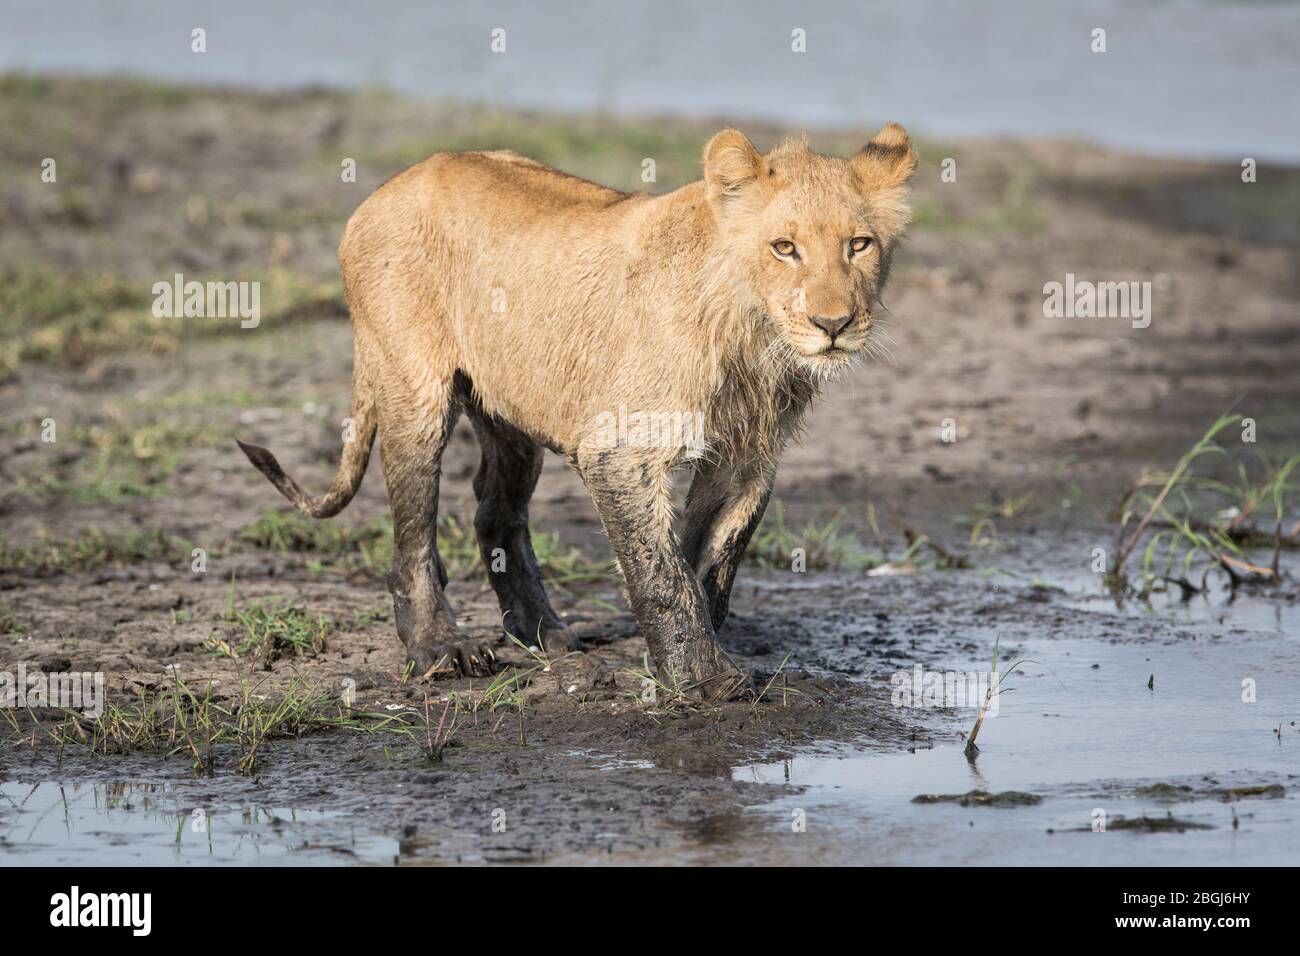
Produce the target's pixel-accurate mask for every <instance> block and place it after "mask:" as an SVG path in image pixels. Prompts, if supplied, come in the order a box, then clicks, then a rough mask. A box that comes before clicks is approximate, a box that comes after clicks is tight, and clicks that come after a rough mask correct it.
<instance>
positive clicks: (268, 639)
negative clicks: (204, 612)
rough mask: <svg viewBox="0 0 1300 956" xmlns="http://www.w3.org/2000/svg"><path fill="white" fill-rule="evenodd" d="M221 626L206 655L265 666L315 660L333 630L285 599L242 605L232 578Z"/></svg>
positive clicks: (319, 616)
mask: <svg viewBox="0 0 1300 956" xmlns="http://www.w3.org/2000/svg"><path fill="white" fill-rule="evenodd" d="M221 623H222V624H223V625H224V626H223V627H222V628H221V631H222V632H223V633H213V634H212V635H211V636H210V637H209V638H208V639H207V640H206V641H204V642H203V649H204V650H205V651H207V652H208V653H210V654H216V655H218V656H222V657H231V658H234V659H235V660H241V659H245V658H249V657H253V658H256V659H259V660H261V661H262V663H264V664H270V663H272V662H273V661H277V660H280V659H281V658H284V657H312V656H315V655H316V654H318V653H320V652H321V651H323V650H324V649H325V638H326V637H327V636H328V635H329V634H330V632H331V631H333V629H334V622H333V621H332V620H330V619H329V618H328V617H326V616H325V615H324V614H311V613H310V612H308V611H306V610H304V609H303V608H300V607H296V606H294V605H293V604H291V603H290V602H289V601H288V600H287V599H284V598H269V599H265V600H257V601H246V602H242V603H241V602H239V601H238V593H237V590H236V587H235V581H234V579H233V578H232V579H231V581H230V601H229V603H228V604H227V607H226V610H225V613H223V614H222V616H221Z"/></svg>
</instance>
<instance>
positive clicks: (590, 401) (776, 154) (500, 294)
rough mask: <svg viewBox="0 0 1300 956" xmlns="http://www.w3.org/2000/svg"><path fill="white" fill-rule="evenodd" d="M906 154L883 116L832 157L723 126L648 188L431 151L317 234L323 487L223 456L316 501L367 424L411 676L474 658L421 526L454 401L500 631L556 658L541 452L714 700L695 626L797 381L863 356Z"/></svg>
mask: <svg viewBox="0 0 1300 956" xmlns="http://www.w3.org/2000/svg"><path fill="white" fill-rule="evenodd" d="M915 167H916V159H915V156H914V154H913V151H912V145H911V141H910V140H909V139H908V136H907V133H906V132H905V131H904V130H903V128H902V127H901V126H898V125H896V124H893V123H891V124H889V125H887V126H885V127H884V128H883V129H882V130H881V131H880V132H879V133H878V134H877V135H876V137H875V138H874V139H873V140H871V142H870V143H868V144H867V145H866V147H864V148H863V150H862V151H861V152H859V153H858V154H857V155H856V156H854V157H853V158H852V159H848V160H843V159H836V158H833V157H829V156H822V155H819V154H817V153H814V152H812V151H810V150H809V149H808V147H807V145H806V144H804V143H786V144H785V145H783V146H780V147H779V148H777V149H775V150H773V151H772V152H770V153H768V154H767V155H766V156H764V155H762V154H761V153H759V151H758V150H757V149H756V148H755V147H754V145H753V144H752V143H751V142H750V141H749V140H748V139H747V138H746V137H745V136H744V135H743V134H742V133H740V132H738V131H736V130H734V129H726V130H723V131H722V132H720V133H718V134H717V135H716V136H714V137H713V139H711V140H710V141H709V143H708V145H707V146H706V147H705V149H704V180H703V181H702V182H695V183H692V184H691V185H689V186H684V187H683V188H681V189H678V190H677V191H676V192H672V193H668V194H667V195H661V196H652V195H647V194H641V193H621V192H616V191H614V190H612V189H606V188H604V187H603V186H598V185H596V184H594V183H590V182H587V181H585V180H581V179H577V178H575V177H573V176H569V175H566V174H564V173H561V172H558V171H556V170H553V169H549V168H547V167H545V166H543V165H541V164H540V163H537V162H534V161H532V160H530V159H526V158H524V157H522V156H519V155H517V154H515V153H512V152H489V153H458V154H450V153H440V154H437V155H434V156H431V157H430V158H429V159H427V160H425V161H424V162H422V163H420V164H419V165H417V166H413V167H411V168H410V169H408V170H406V171H405V172H402V173H400V174H398V175H397V176H395V177H393V178H392V179H391V180H389V181H388V182H387V183H385V184H384V185H383V186H382V187H381V188H380V189H379V190H378V191H377V192H375V193H374V194H373V195H371V196H370V197H369V198H368V199H367V200H366V201H365V202H364V203H362V205H361V207H360V208H359V209H358V210H357V211H356V213H355V214H354V215H353V216H352V219H351V220H350V221H349V222H348V225H347V229H346V230H345V232H344V234H343V241H342V243H341V245H340V247H339V262H340V264H341V266H342V271H343V280H344V285H345V288H346V291H347V299H348V305H349V307H350V309H351V312H352V321H353V326H354V332H355V347H356V356H355V363H354V369H353V384H352V407H351V412H350V415H351V418H352V419H353V421H354V422H355V426H356V429H355V433H356V440H354V441H351V442H349V443H347V444H346V445H345V447H344V449H343V457H342V462H341V464H340V466H339V470H338V473H337V475H336V476H335V478H334V484H333V487H331V488H330V490H329V491H328V492H327V493H326V494H324V495H322V496H321V497H318V498H313V497H310V496H308V495H307V494H305V493H304V492H303V490H302V489H301V488H300V487H299V486H298V484H297V483H296V482H294V481H293V479H292V478H290V477H288V476H287V475H286V474H285V473H284V472H283V471H282V470H281V468H280V466H279V465H278V464H277V462H276V460H275V457H274V456H273V455H271V453H270V452H268V451H267V450H266V449H264V448H259V447H257V446H254V445H247V444H244V443H243V442H240V447H241V448H242V449H243V450H244V452H245V453H246V454H247V455H248V458H249V460H250V461H252V463H253V464H254V465H255V466H256V467H257V468H258V469H259V470H260V471H261V472H262V473H263V474H264V475H266V477H267V478H269V479H270V480H271V482H272V483H273V484H274V485H275V486H276V487H277V488H279V489H280V491H281V492H282V493H283V494H284V495H285V496H286V497H287V498H289V500H290V501H292V502H293V503H294V504H295V505H297V506H298V508H300V509H301V510H302V511H304V512H306V513H307V514H310V515H313V516H315V517H317V518H325V517H329V516H330V515H334V514H337V513H338V512H339V511H341V510H342V509H343V507H344V506H345V505H347V503H348V502H349V501H350V500H351V499H352V496H353V495H354V494H355V493H356V490H357V488H358V486H359V485H360V484H361V478H362V475H363V474H364V473H365V469H366V464H367V461H368V460H369V457H370V450H371V445H372V444H373V442H374V438H375V433H376V430H378V433H379V441H380V452H381V460H382V463H383V469H384V480H385V482H386V483H387V485H388V497H389V502H390V505H391V507H392V511H393V527H394V533H395V554H394V562H393V569H392V572H391V573H390V575H389V578H388V584H389V589H390V590H391V591H392V593H393V604H394V608H395V616H396V619H397V633H398V636H399V637H400V638H401V639H402V642H403V644H405V646H406V652H407V657H408V659H409V660H410V661H412V662H413V663H414V665H415V669H416V671H417V672H419V673H421V674H424V675H426V676H427V675H429V674H430V673H432V672H434V671H439V670H444V669H446V668H447V667H448V666H451V667H454V668H455V669H456V670H457V671H459V672H461V673H465V674H484V673H488V672H490V671H491V669H492V665H493V661H494V658H493V654H492V651H491V649H490V648H489V647H487V646H484V645H482V644H477V643H474V642H471V641H468V640H466V637H465V635H464V634H463V633H462V632H461V631H459V630H458V629H457V627H456V622H455V617H454V615H453V613H452V610H451V607H450V605H449V604H448V603H447V599H446V597H445V596H444V594H443V588H444V587H445V585H446V583H447V574H446V572H445V570H444V569H443V566H442V562H441V560H440V558H439V556H438V550H437V545H436V542H435V538H434V528H435V524H436V519H437V512H438V477H439V473H440V459H441V456H442V452H443V449H444V448H445V447H446V444H447V439H448V436H449V435H450V434H451V430H452V426H453V425H454V423H455V421H456V418H457V416H458V415H459V414H460V413H461V412H462V411H464V412H466V413H467V414H468V415H469V417H470V420H471V422H472V423H473V425H474V430H475V432H476V433H477V435H478V440H479V445H480V448H481V452H482V464H481V466H480V468H479V471H478V473H477V475H476V476H475V479H474V492H475V495H476V496H477V498H478V512H477V514H476V516H475V519H474V527H475V530H476V531H477V533H478V541H479V548H480V551H481V553H482V556H483V561H484V564H485V565H487V566H488V567H489V568H494V571H493V572H492V573H490V574H489V578H490V579H491V583H492V587H493V588H494V590H495V591H496V594H497V597H498V599H499V600H500V603H501V608H502V610H503V611H504V612H506V614H505V622H506V626H507V627H508V628H509V629H510V630H511V632H512V633H514V634H516V635H517V636H519V637H521V638H523V639H526V640H537V639H540V640H541V641H542V642H543V643H544V644H545V646H546V647H547V648H548V649H551V650H555V649H576V647H577V642H576V641H575V640H574V639H573V638H571V637H570V636H569V635H568V632H567V631H566V629H565V627H564V624H563V623H562V622H561V621H560V619H559V618H558V617H557V616H556V614H555V612H554V610H552V608H551V605H550V602H549V601H548V600H547V597H546V593H545V590H544V589H543V587H542V577H541V573H540V571H539V569H538V566H537V560H536V558H535V557H534V555H533V548H532V542H531V539H530V537H529V532H528V501H529V498H530V496H531V495H532V493H533V489H534V487H535V486H536V484H537V479H538V475H539V474H540V472H541V468H542V449H543V448H549V449H551V450H552V451H554V452H557V453H559V454H562V455H564V456H565V458H566V459H567V460H568V462H569V464H570V465H572V466H573V467H574V468H576V469H577V471H578V473H579V474H580V475H581V476H582V479H583V481H584V482H585V484H586V486H587V488H588V490H589V491H590V492H591V497H592V500H593V501H594V503H595V506H596V510H597V511H598V512H599V514H600V518H601V521H602V523H603V524H604V528H605V532H606V534H608V536H609V541H610V544H611V546H612V548H613V551H614V555H615V556H616V558H617V559H618V565H619V568H620V569H621V571H622V573H623V579H624V582H625V586H626V592H627V597H628V601H629V603H630V605H631V608H632V611H633V613H634V614H635V616H636V620H637V623H638V625H639V626H640V629H641V633H642V634H643V635H644V636H645V639H646V643H647V644H648V645H649V649H650V654H651V656H652V658H653V659H654V665H655V669H656V672H657V674H658V676H659V678H660V679H661V680H663V681H664V682H665V683H667V684H669V685H670V686H674V687H676V688H678V689H681V690H682V691H683V692H690V693H694V694H697V695H700V696H704V697H709V698H716V697H719V696H724V695H726V694H730V693H732V692H734V691H735V690H737V689H738V688H739V687H740V686H741V685H742V684H744V683H745V682H746V680H747V675H744V674H743V673H741V672H740V671H739V669H738V668H737V667H736V665H735V664H734V663H732V661H731V660H730V659H729V658H728V657H727V655H726V654H725V653H724V652H723V651H722V649H721V648H720V647H719V646H718V642H717V640H716V639H715V637H714V634H715V631H716V630H717V629H718V628H720V627H721V626H722V624H723V622H724V621H725V620H726V617H727V605H728V602H729V599H730V594H731V586H732V583H733V581H734V580H735V575H736V566H737V564H738V563H739V561H740V560H741V557H742V555H743V553H744V551H745V546H746V545H747V543H748V542H749V538H750V536H751V534H752V533H753V531H754V528H755V526H756V525H757V524H758V522H759V520H760V518H761V517H762V515H763V511H764V509H765V507H766V506H767V500H768V496H769V494H770V492H771V488H772V481H773V477H774V475H775V472H776V465H777V460H778V458H779V456H780V453H781V450H782V448H783V447H784V446H785V444H786V443H787V442H788V440H789V439H790V438H791V437H792V435H793V434H794V433H795V432H796V431H797V429H798V427H799V423H800V420H801V418H802V417H803V414H804V411H805V409H806V408H807V406H808V403H809V401H810V400H811V399H812V397H813V395H814V394H815V393H816V391H817V387H818V384H819V382H821V381H822V380H824V379H827V378H830V377H831V376H833V375H835V374H836V373H838V372H841V371H843V370H845V369H847V368H848V367H849V366H850V364H851V363H852V361H853V359H854V357H855V356H856V355H858V354H860V353H861V352H862V351H863V350H864V349H865V348H866V347H867V344H868V335H869V330H870V328H871V310H872V307H873V305H874V304H875V302H876V300H877V297H878V296H879V294H880V291H881V288H882V286H883V285H884V283H885V278H886V275H887V273H888V271H889V263H890V256H891V254H892V253H893V250H894V247H895V244H896V243H897V241H898V239H899V236H900V234H901V232H902V230H903V228H904V226H905V225H906V224H907V220H908V208H907V204H906V192H905V190H906V182H907V180H908V178H909V177H910V176H911V174H912V171H913V170H914V169H915ZM667 420H675V421H677V422H679V423H680V422H683V421H685V422H687V423H688V424H689V423H692V422H695V423H698V424H699V425H700V426H701V428H699V429H690V428H688V429H687V431H688V432H692V434H691V436H690V438H691V440H687V441H682V440H677V439H678V438H680V436H677V437H671V436H670V437H669V439H668V440H665V431H679V429H664V428H654V427H649V428H647V427H645V423H646V422H663V421H667ZM629 423H631V427H629ZM695 431H699V434H694V432H695ZM681 465H690V466H691V467H692V468H693V471H694V477H693V480H692V482H691V486H690V491H689V494H688V496H687V499H686V514H685V526H684V530H683V534H682V537H681V539H680V541H679V540H678V538H677V536H676V535H675V534H674V532H673V528H672V510H673V509H672V505H671V502H670V483H669V475H670V472H671V471H672V470H673V469H674V468H676V467H678V466H681ZM503 556H504V570H500V571H497V570H495V569H496V568H501V566H502V563H501V558H502V557H503Z"/></svg>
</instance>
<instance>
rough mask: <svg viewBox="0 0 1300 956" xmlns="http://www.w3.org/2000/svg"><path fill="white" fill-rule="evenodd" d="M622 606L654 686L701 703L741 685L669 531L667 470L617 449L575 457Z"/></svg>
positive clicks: (746, 680) (744, 678)
mask: <svg viewBox="0 0 1300 956" xmlns="http://www.w3.org/2000/svg"><path fill="white" fill-rule="evenodd" d="M579 470H580V471H581V472H582V478H583V480H584V481H585V482H586V484H587V489H588V490H589V491H590V492H591V497H592V500H593V501H594V502H595V504H596V510H597V511H598V512H599V513H600V518H601V521H602V523H603V524H604V526H605V533H606V534H607V535H609V542H610V545H611V546H612V548H613V550H614V555H615V557H617V558H618V563H619V568H620V569H621V570H622V572H623V581H624V584H625V586H626V588H627V597H628V602H629V603H630V604H631V606H632V613H633V614H634V615H635V616H636V620H637V624H638V625H640V628H641V634H642V635H643V636H644V637H645V639H646V644H647V645H648V646H649V648H650V656H651V658H652V659H653V661H654V665H655V671H656V674H657V676H658V677H659V679H660V680H661V681H663V682H664V683H665V684H667V685H669V686H670V687H674V688H676V689H678V690H680V691H681V692H683V693H690V694H693V695H696V696H701V697H704V698H705V699H719V698H724V697H729V696H733V695H734V694H735V693H736V692H737V691H739V690H741V689H742V688H745V687H747V686H748V684H749V678H748V675H747V674H745V673H744V672H743V671H741V670H740V668H738V667H737V666H736V665H735V663H733V662H732V660H731V658H729V657H728V656H727V655H726V653H724V652H723V650H722V648H721V647H719V646H718V642H717V640H716V638H715V637H714V634H713V626H712V624H711V623H710V621H709V610H708V605H707V604H706V603H705V600H704V592H703V591H702V590H701V588H700V582H699V580H698V579H697V578H696V577H695V573H694V571H693V570H692V569H691V566H690V565H689V564H688V563H687V562H686V558H685V557H683V555H682V551H681V548H680V547H679V546H678V544H677V540H676V538H675V536H674V535H673V532H672V522H671V516H672V509H671V507H670V504H669V499H668V482H667V469H666V468H664V467H662V466H659V465H657V464H655V463H650V462H647V461H646V460H644V459H640V458H638V457H636V456H635V455H634V454H632V453H629V452H626V451H625V450H623V449H616V450H608V449H606V450H601V451H598V452H595V453H593V454H591V455H589V456H585V459H584V456H583V455H581V454H580V455H579Z"/></svg>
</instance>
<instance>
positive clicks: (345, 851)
mask: <svg viewBox="0 0 1300 956" xmlns="http://www.w3.org/2000/svg"><path fill="white" fill-rule="evenodd" d="M0 809H3V811H4V812H3V813H0V855H3V857H4V860H5V863H6V864H7V865H11V866H13V865H40V866H60V865H65V864H77V865H85V866H142V865H144V866H155V865H185V864H239V865H251V864H258V865H268V864H291V865H294V866H310V865H326V864H337V863H348V862H390V861H392V860H393V859H394V858H395V857H396V855H397V853H398V844H397V841H396V840H393V839H390V838H388V837H385V836H379V835H375V834H370V833H363V832H356V831H355V830H354V828H353V827H352V826H351V825H350V824H346V823H345V822H344V821H343V820H342V819H341V818H342V817H343V816H344V814H342V813H336V812H323V811H319V810H295V809H289V808H271V807H258V806H251V805H250V806H247V807H243V808H240V809H233V810H230V811H228V812H214V813H208V812H205V811H202V810H195V809H193V808H188V807H184V806H181V805H180V803H179V801H178V797H177V794H176V792H175V791H174V789H173V787H172V786H171V785H169V784H166V783H139V782H118V783H71V782H68V783H59V782H46V783H35V784H20V783H0Z"/></svg>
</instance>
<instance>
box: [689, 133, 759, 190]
mask: <svg viewBox="0 0 1300 956" xmlns="http://www.w3.org/2000/svg"><path fill="white" fill-rule="evenodd" d="M766 175H767V160H765V159H764V158H763V155H762V154H761V153H760V152H759V151H758V150H757V149H755V148H754V144H753V143H751V142H750V141H749V137H748V136H746V135H745V134H744V133H742V132H741V131H740V130H738V129H724V130H723V131H722V132H720V133H718V134H717V135H716V136H714V137H713V139H711V140H709V144H708V145H707V146H705V147H704V181H705V183H707V184H708V191H709V198H710V199H712V200H714V201H715V202H725V201H728V200H731V199H735V198H737V197H738V196H740V195H741V193H743V192H744V191H745V189H746V188H747V187H748V186H751V185H753V184H754V183H756V182H758V181H759V180H760V179H762V178H763V177H764V176H766Z"/></svg>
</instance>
